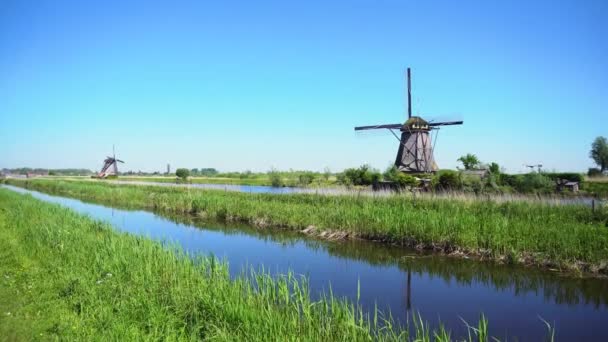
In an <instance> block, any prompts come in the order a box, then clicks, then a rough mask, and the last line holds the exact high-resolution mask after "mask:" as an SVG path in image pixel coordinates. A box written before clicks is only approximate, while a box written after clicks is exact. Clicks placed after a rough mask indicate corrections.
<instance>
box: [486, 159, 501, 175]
mask: <svg viewBox="0 0 608 342" xmlns="http://www.w3.org/2000/svg"><path fill="white" fill-rule="evenodd" d="M488 168H489V169H490V173H492V174H493V175H498V174H500V166H499V165H498V164H497V163H494V162H492V163H490V165H489V166H488Z"/></svg>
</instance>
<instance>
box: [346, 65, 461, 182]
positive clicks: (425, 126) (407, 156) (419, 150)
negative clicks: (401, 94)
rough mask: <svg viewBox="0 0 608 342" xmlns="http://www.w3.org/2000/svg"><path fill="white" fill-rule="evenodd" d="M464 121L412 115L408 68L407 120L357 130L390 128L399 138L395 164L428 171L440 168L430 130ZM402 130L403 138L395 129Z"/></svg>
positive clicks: (403, 169) (416, 170)
mask: <svg viewBox="0 0 608 342" xmlns="http://www.w3.org/2000/svg"><path fill="white" fill-rule="evenodd" d="M462 123H463V122H462V121H446V122H429V121H426V120H424V119H423V118H421V117H419V116H412V82H411V71H410V68H407V120H406V121H405V123H403V124H387V125H376V126H359V127H355V131H362V130H368V129H388V130H390V131H391V133H393V135H394V136H395V137H396V138H397V139H398V140H399V149H398V150H397V158H396V159H395V166H396V167H397V169H399V171H402V172H408V173H428V172H435V171H437V170H438V168H437V164H436V163H435V158H434V156H433V149H434V147H433V144H432V143H431V135H430V132H431V131H432V130H437V129H439V127H440V126H451V125H462ZM396 129H398V130H400V131H401V138H399V136H397V134H396V133H395V132H394V131H393V130H396Z"/></svg>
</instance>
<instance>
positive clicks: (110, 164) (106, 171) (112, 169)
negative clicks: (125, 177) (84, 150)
mask: <svg viewBox="0 0 608 342" xmlns="http://www.w3.org/2000/svg"><path fill="white" fill-rule="evenodd" d="M118 163H124V162H123V161H122V160H120V159H116V153H115V152H114V145H112V156H111V157H106V159H105V160H104V161H103V167H102V168H101V171H99V173H98V174H97V178H106V177H108V176H118Z"/></svg>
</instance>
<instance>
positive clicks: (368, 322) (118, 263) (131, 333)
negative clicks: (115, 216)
mask: <svg viewBox="0 0 608 342" xmlns="http://www.w3.org/2000/svg"><path fill="white" fill-rule="evenodd" d="M0 258H1V259H2V263H0V277H1V278H0V309H1V310H0V311H1V312H0V336H2V339H4V340H68V341H71V340H82V341H90V340H111V341H115V340H162V341H171V340H233V341H256V340H272V341H275V340H303V341H338V340H340V341H357V340H360V341H370V340H387V341H391V340H417V341H431V340H436V341H448V340H450V333H449V332H448V331H446V330H445V329H443V328H442V327H440V328H439V329H438V330H436V331H432V330H430V329H429V326H428V323H426V322H424V321H423V320H422V318H420V316H418V317H416V318H415V319H414V321H413V322H412V329H411V331H410V332H411V334H410V332H408V330H407V329H406V330H403V329H400V328H397V327H395V326H394V325H392V324H391V321H390V319H389V320H383V319H382V318H381V317H382V316H381V313H378V312H376V314H375V315H374V316H372V317H369V316H365V315H363V313H362V311H361V310H360V308H359V307H358V306H357V305H355V304H353V303H349V302H347V301H345V300H340V299H336V298H334V297H332V296H331V295H329V296H327V297H325V298H324V299H322V300H320V301H316V302H313V301H311V300H310V297H309V294H308V290H307V286H306V282H305V280H304V279H296V278H295V277H294V276H293V275H291V274H287V275H284V276H281V277H279V278H278V279H272V278H271V277H269V276H268V275H266V274H264V273H254V272H252V273H251V276H246V275H242V276H241V277H237V278H236V279H233V280H231V279H230V278H229V276H228V270H227V266H226V265H224V264H223V263H219V262H217V260H216V259H214V258H212V257H205V258H197V259H191V258H188V257H186V256H185V255H184V254H183V252H182V251H181V250H179V249H176V248H173V249H172V248H166V247H163V246H162V245H161V244H160V243H157V242H153V241H152V240H148V239H146V238H142V237H135V236H132V235H128V234H125V233H119V232H117V231H115V230H113V229H111V227H110V226H108V225H106V224H104V223H102V222H98V221H93V220H91V219H90V218H88V217H85V216H82V215H79V214H77V213H75V212H73V211H71V210H69V209H66V208H62V207H60V206H59V205H53V204H49V203H44V202H42V201H39V200H36V199H34V198H33V197H31V196H27V195H21V194H17V193H14V192H11V191H10V190H6V189H0ZM487 324H488V323H487V320H485V318H483V316H482V318H481V320H480V322H479V324H478V326H477V327H470V328H469V333H470V334H471V335H470V337H469V340H480V341H486V340H488V338H487V336H488V326H487Z"/></svg>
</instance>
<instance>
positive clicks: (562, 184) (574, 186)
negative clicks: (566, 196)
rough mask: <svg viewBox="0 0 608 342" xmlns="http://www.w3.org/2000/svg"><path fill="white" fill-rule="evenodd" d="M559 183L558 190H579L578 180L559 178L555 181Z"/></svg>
mask: <svg viewBox="0 0 608 342" xmlns="http://www.w3.org/2000/svg"><path fill="white" fill-rule="evenodd" d="M555 182H556V185H557V191H558V192H562V191H564V190H570V191H572V192H578V190H579V186H578V182H573V181H570V180H567V179H558V180H556V181H555Z"/></svg>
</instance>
